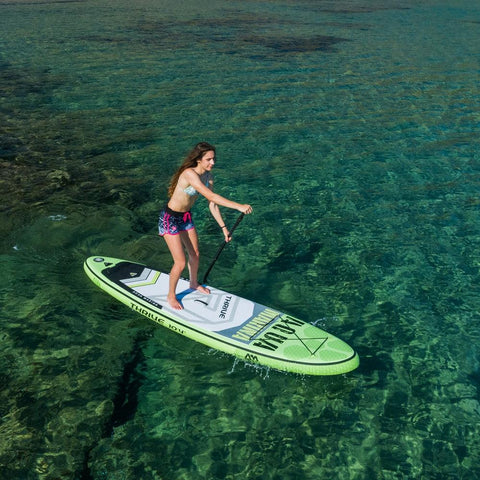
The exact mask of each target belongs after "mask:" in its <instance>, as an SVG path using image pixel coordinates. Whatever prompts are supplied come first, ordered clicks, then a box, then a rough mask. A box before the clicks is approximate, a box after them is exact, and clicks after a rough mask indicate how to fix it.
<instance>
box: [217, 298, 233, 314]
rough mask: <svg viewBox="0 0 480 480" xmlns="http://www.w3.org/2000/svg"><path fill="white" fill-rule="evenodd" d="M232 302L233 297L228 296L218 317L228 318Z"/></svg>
mask: <svg viewBox="0 0 480 480" xmlns="http://www.w3.org/2000/svg"><path fill="white" fill-rule="evenodd" d="M231 301H232V296H231V295H227V296H226V297H225V300H224V301H223V305H222V309H221V310H220V314H219V315H218V316H219V317H220V318H227V312H228V307H230V302H231Z"/></svg>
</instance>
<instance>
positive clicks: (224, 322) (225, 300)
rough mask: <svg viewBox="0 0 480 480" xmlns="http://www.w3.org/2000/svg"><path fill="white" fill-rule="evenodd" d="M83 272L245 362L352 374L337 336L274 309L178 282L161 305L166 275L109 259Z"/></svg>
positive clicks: (353, 362)
mask: <svg viewBox="0 0 480 480" xmlns="http://www.w3.org/2000/svg"><path fill="white" fill-rule="evenodd" d="M84 269H85V272H86V273H87V275H88V276H89V277H90V279H91V280H92V281H93V282H94V283H95V284H96V285H97V286H99V287H100V288H102V289H103V290H105V291H106V292H108V293H110V294H111V295H112V296H113V297H115V298H117V299H118V300H120V301H121V302H123V303H125V304H126V305H128V306H129V307H130V308H132V309H133V310H135V311H136V312H138V313H141V314H142V315H145V316H146V317H148V318H150V319H151V320H153V321H155V322H157V323H159V324H161V325H163V326H165V327H167V328H169V329H171V330H173V331H175V332H177V333H180V334H182V335H184V336H186V337H189V338H191V339H193V340H196V341H198V342H200V343H203V344H205V345H207V346H210V347H212V348H215V349H217V350H220V351H223V352H226V353H230V354H232V355H235V356H237V357H239V358H241V359H243V360H245V361H246V362H248V363H254V364H260V365H265V366H270V367H272V368H276V369H279V370H285V371H291V372H296V373H303V374H310V375H335V374H341V373H347V372H349V371H351V370H354V369H355V368H356V367H357V366H358V364H359V358H358V355H357V354H356V352H355V351H354V350H353V349H352V348H351V347H350V346H349V345H347V344H346V343H345V342H343V341H342V340H340V339H339V338H337V337H335V336H333V335H331V334H329V333H327V332H325V331H323V330H321V329H320V328H318V327H315V326H314V325H311V324H309V323H307V322H304V321H303V320H300V319H297V318H295V317H292V316H290V315H287V314H285V313H282V312H280V311H278V310H275V309H273V308H270V307H266V306H264V305H261V304H259V303H256V302H253V301H251V300H248V299H245V298H242V297H239V296H237V295H234V294H232V293H228V292H225V291H223V290H219V289H217V288H214V287H211V286H208V288H209V289H210V292H211V293H210V294H209V295H206V294H203V293H200V292H198V291H196V290H193V289H191V288H190V285H189V282H188V281H187V280H185V279H180V280H179V282H178V285H177V298H178V299H179V301H180V302H181V304H182V306H183V310H175V309H173V308H171V307H170V305H169V304H168V302H167V293H168V284H169V275H168V274H166V273H162V272H160V271H158V270H155V269H154V268H150V267H148V266H146V265H143V264H140V263H135V262H130V261H126V260H121V259H117V258H111V257H90V258H88V259H87V260H86V261H85V264H84Z"/></svg>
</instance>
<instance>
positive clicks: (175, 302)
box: [167, 296, 183, 310]
mask: <svg viewBox="0 0 480 480" xmlns="http://www.w3.org/2000/svg"><path fill="white" fill-rule="evenodd" d="M167 300H168V303H169V304H170V306H171V307H172V308H174V309H175V310H183V307H182V304H181V303H180V302H179V301H178V300H177V297H170V296H168V297H167Z"/></svg>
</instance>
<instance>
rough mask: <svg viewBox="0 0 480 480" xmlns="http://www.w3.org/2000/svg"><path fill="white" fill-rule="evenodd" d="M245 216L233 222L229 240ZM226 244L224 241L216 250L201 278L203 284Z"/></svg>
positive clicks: (242, 214)
mask: <svg viewBox="0 0 480 480" xmlns="http://www.w3.org/2000/svg"><path fill="white" fill-rule="evenodd" d="M244 216H245V214H244V213H241V214H240V216H239V217H238V218H237V221H236V222H235V224H234V225H233V227H232V229H231V230H230V234H229V235H228V238H231V237H232V235H233V232H234V230H235V229H236V228H237V226H238V224H239V223H240V222H241V221H242V218H243V217H244ZM227 243H228V242H227V241H226V240H224V242H223V243H222V245H221V246H220V248H219V249H218V252H217V254H216V255H215V258H214V259H213V262H212V263H211V265H210V266H209V267H208V270H207V272H206V273H205V275H204V277H203V283H204V284H205V283H207V277H208V274H209V273H210V272H211V270H212V268H213V266H214V265H215V262H216V261H217V260H218V257H219V256H220V254H221V253H222V250H223V249H224V248H225V245H226V244H227Z"/></svg>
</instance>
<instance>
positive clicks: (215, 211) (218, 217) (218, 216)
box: [208, 178, 231, 242]
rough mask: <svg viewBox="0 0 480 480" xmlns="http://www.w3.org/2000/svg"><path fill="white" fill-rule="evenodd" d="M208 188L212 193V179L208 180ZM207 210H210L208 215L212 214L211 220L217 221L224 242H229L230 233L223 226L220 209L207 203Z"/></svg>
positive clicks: (212, 203)
mask: <svg viewBox="0 0 480 480" xmlns="http://www.w3.org/2000/svg"><path fill="white" fill-rule="evenodd" d="M208 188H209V189H210V190H211V191H212V192H213V178H210V181H209V182H208ZM208 208H209V209H210V213H211V214H212V216H213V218H214V219H215V220H216V221H217V223H218V226H219V227H220V228H221V229H222V232H223V236H224V237H225V241H226V242H229V241H230V240H231V238H230V232H229V231H228V228H227V226H226V225H225V221H224V220H223V217H222V212H221V211H220V208H219V207H218V205H217V204H216V203H215V202H208Z"/></svg>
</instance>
